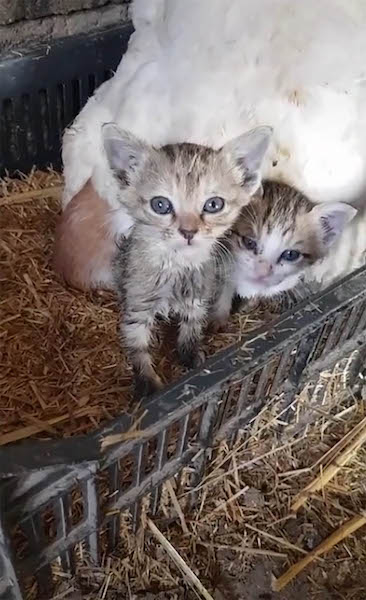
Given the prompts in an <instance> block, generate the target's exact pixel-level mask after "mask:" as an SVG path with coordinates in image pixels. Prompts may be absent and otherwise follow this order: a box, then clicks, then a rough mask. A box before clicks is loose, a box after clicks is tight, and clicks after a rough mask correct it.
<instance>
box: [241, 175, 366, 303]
mask: <svg viewBox="0 0 366 600" xmlns="http://www.w3.org/2000/svg"><path fill="white" fill-rule="evenodd" d="M356 212H357V211H356V209H355V208H353V207H352V206H349V205H348V204H345V203H342V202H329V203H322V204H314V203H313V202H311V201H310V200H309V199H308V198H307V197H306V196H304V195H303V194H302V193H301V192H299V191H297V190H295V189H294V188H292V187H290V186H288V185H285V184H283V183H274V182H270V181H268V182H265V183H264V184H263V187H262V193H261V194H257V195H256V196H255V197H253V199H252V201H251V202H250V204H249V205H248V206H246V207H244V208H243V210H242V211H241V214H240V217H239V219H238V220H237V222H236V224H235V226H234V227H233V234H232V240H231V244H232V251H233V254H234V257H235V260H234V272H233V281H232V291H236V293H237V294H238V295H239V296H241V297H243V298H251V297H252V298H253V297H270V296H275V295H276V294H279V293H280V292H284V291H286V290H290V289H292V288H295V286H297V285H298V284H299V282H301V281H302V282H304V283H305V284H308V285H310V286H311V285H312V284H318V287H321V288H322V287H325V286H326V285H328V284H329V283H330V282H331V281H332V280H334V279H335V278H339V277H342V276H344V275H345V274H346V273H347V272H349V271H351V270H352V269H354V268H356V267H358V266H360V265H361V264H362V263H363V262H364V251H365V248H366V243H365V236H364V235H363V236H362V240H361V239H357V241H358V243H359V242H361V246H362V249H363V252H360V251H359V252H356V253H354V252H353V251H352V246H353V248H355V247H356V240H354V243H353V244H352V237H354V236H355V235H356V230H357V219H355V220H354V221H352V219H353V218H354V217H355V215H356ZM351 221H352V223H351ZM355 228H356V229H355Z"/></svg>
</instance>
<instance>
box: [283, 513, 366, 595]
mask: <svg viewBox="0 0 366 600" xmlns="http://www.w3.org/2000/svg"><path fill="white" fill-rule="evenodd" d="M364 525H366V516H364V515H356V516H355V517H353V519H351V520H350V521H347V522H346V523H344V524H343V525H341V527H339V528H338V529H337V530H336V531H334V532H333V533H332V534H331V535H330V536H329V537H327V538H326V539H325V540H324V541H323V542H321V544H319V546H317V547H316V548H315V549H314V550H312V551H311V552H309V553H308V554H307V556H305V557H304V558H302V559H301V560H299V561H298V562H297V563H295V564H294V565H293V566H292V567H290V568H289V569H288V570H287V571H286V572H285V573H284V574H283V575H281V577H279V578H278V579H276V580H275V581H274V582H273V584H272V589H273V591H274V592H280V591H281V590H283V588H284V587H286V586H287V585H288V584H289V583H290V581H292V580H293V579H294V578H295V577H296V576H297V575H299V574H300V573H301V572H302V571H303V570H304V569H305V568H306V567H307V566H308V565H309V564H310V563H312V562H313V561H314V560H315V559H316V558H318V557H319V556H321V555H322V554H324V553H325V552H328V551H329V550H331V549H332V548H333V547H334V546H335V545H336V544H338V543H339V542H341V541H342V540H344V538H346V537H348V536H350V535H352V533H354V532H355V531H357V529H360V527H363V526H364Z"/></svg>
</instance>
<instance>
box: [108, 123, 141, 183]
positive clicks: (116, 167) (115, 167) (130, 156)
mask: <svg viewBox="0 0 366 600" xmlns="http://www.w3.org/2000/svg"><path fill="white" fill-rule="evenodd" d="M102 136H103V144H104V149H105V152H106V155H107V159H108V162H109V166H110V167H111V169H112V171H115V172H116V174H117V175H118V176H119V177H120V178H121V179H122V180H125V183H128V182H129V179H130V177H131V175H132V174H133V173H135V172H137V171H138V170H139V169H141V168H142V167H143V165H144V163H145V160H146V158H147V156H148V154H149V146H147V144H144V143H143V142H141V141H140V140H139V139H137V138H136V137H135V136H134V135H132V133H129V132H128V131H123V130H121V129H119V127H117V125H116V124H115V123H105V124H104V125H103V127H102Z"/></svg>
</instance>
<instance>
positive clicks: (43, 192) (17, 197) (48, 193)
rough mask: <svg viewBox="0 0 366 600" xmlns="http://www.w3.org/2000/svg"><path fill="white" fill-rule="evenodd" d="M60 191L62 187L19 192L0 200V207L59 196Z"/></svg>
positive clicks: (56, 186)
mask: <svg viewBox="0 0 366 600" xmlns="http://www.w3.org/2000/svg"><path fill="white" fill-rule="evenodd" d="M62 189H63V186H62V185H55V186H52V187H48V188H42V189H40V190H29V191H28V190H27V191H26V192H19V193H18V194H9V196H5V197H4V198H0V206H9V205H11V206H13V205H14V204H23V203H24V202H30V201H31V200H37V199H38V198H51V197H53V196H59V195H60V194H61V192H62Z"/></svg>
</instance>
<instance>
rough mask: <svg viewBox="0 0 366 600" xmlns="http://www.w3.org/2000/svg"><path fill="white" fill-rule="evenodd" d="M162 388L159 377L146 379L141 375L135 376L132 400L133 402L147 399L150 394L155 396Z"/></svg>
mask: <svg viewBox="0 0 366 600" xmlns="http://www.w3.org/2000/svg"><path fill="white" fill-rule="evenodd" d="M162 388H163V382H162V381H161V379H160V377H159V376H158V375H156V376H155V377H153V378H151V377H146V376H145V375H141V374H140V373H138V374H135V389H134V398H135V400H141V399H142V398H147V397H148V396H152V394H156V393H157V392H159V391H160V390H161V389H162Z"/></svg>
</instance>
